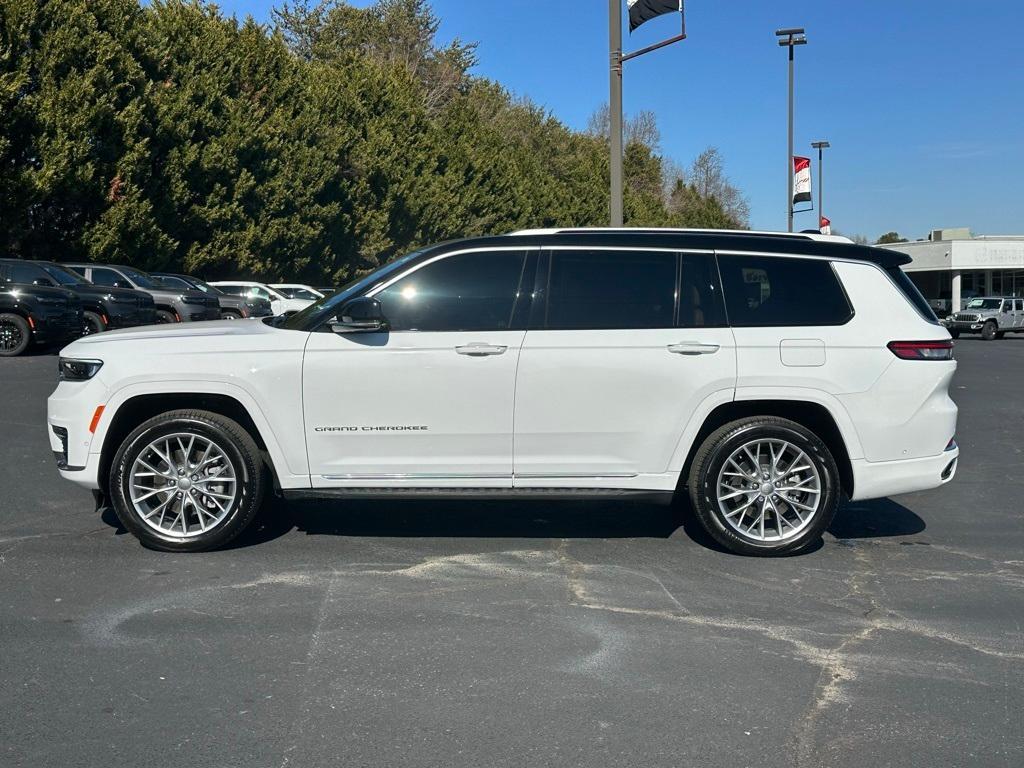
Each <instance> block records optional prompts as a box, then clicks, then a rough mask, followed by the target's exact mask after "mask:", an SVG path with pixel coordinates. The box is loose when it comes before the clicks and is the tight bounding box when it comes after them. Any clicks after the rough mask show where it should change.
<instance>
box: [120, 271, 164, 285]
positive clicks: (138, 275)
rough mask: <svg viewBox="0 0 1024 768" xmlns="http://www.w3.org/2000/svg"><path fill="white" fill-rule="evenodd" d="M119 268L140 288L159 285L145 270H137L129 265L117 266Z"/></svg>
mask: <svg viewBox="0 0 1024 768" xmlns="http://www.w3.org/2000/svg"><path fill="white" fill-rule="evenodd" d="M119 269H120V270H121V271H122V272H123V273H124V275H125V277H127V278H128V279H129V280H131V281H132V282H133V283H135V284H136V285H137V286H139V287H140V288H159V287H160V286H159V285H157V284H156V281H155V280H153V278H152V277H150V276H149V275H147V274H146V273H145V272H139V270H137V269H132V268H131V267H119Z"/></svg>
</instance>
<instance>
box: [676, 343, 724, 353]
mask: <svg viewBox="0 0 1024 768" xmlns="http://www.w3.org/2000/svg"><path fill="white" fill-rule="evenodd" d="M718 348H719V347H718V345H717V344H701V343H700V342H697V341H681V342H679V343H678V344H669V345H668V351H669V352H672V353H673V354H676V355H712V354H714V353H715V352H717V351H718Z"/></svg>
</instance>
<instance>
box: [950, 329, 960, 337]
mask: <svg viewBox="0 0 1024 768" xmlns="http://www.w3.org/2000/svg"><path fill="white" fill-rule="evenodd" d="M949 336H950V338H953V339H959V338H960V331H954V330H950V332H949Z"/></svg>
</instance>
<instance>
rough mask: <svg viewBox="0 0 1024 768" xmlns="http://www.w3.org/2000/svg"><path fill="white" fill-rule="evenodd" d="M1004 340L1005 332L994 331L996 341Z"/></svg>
mask: <svg viewBox="0 0 1024 768" xmlns="http://www.w3.org/2000/svg"><path fill="white" fill-rule="evenodd" d="M1004 338H1006V331H996V339H1004Z"/></svg>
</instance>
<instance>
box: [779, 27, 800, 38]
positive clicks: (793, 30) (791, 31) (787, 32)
mask: <svg viewBox="0 0 1024 768" xmlns="http://www.w3.org/2000/svg"><path fill="white" fill-rule="evenodd" d="M803 33H804V28H803V27H785V28H783V29H776V30H775V34H776V35H778V36H779V37H791V36H792V35H802V34H803Z"/></svg>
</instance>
